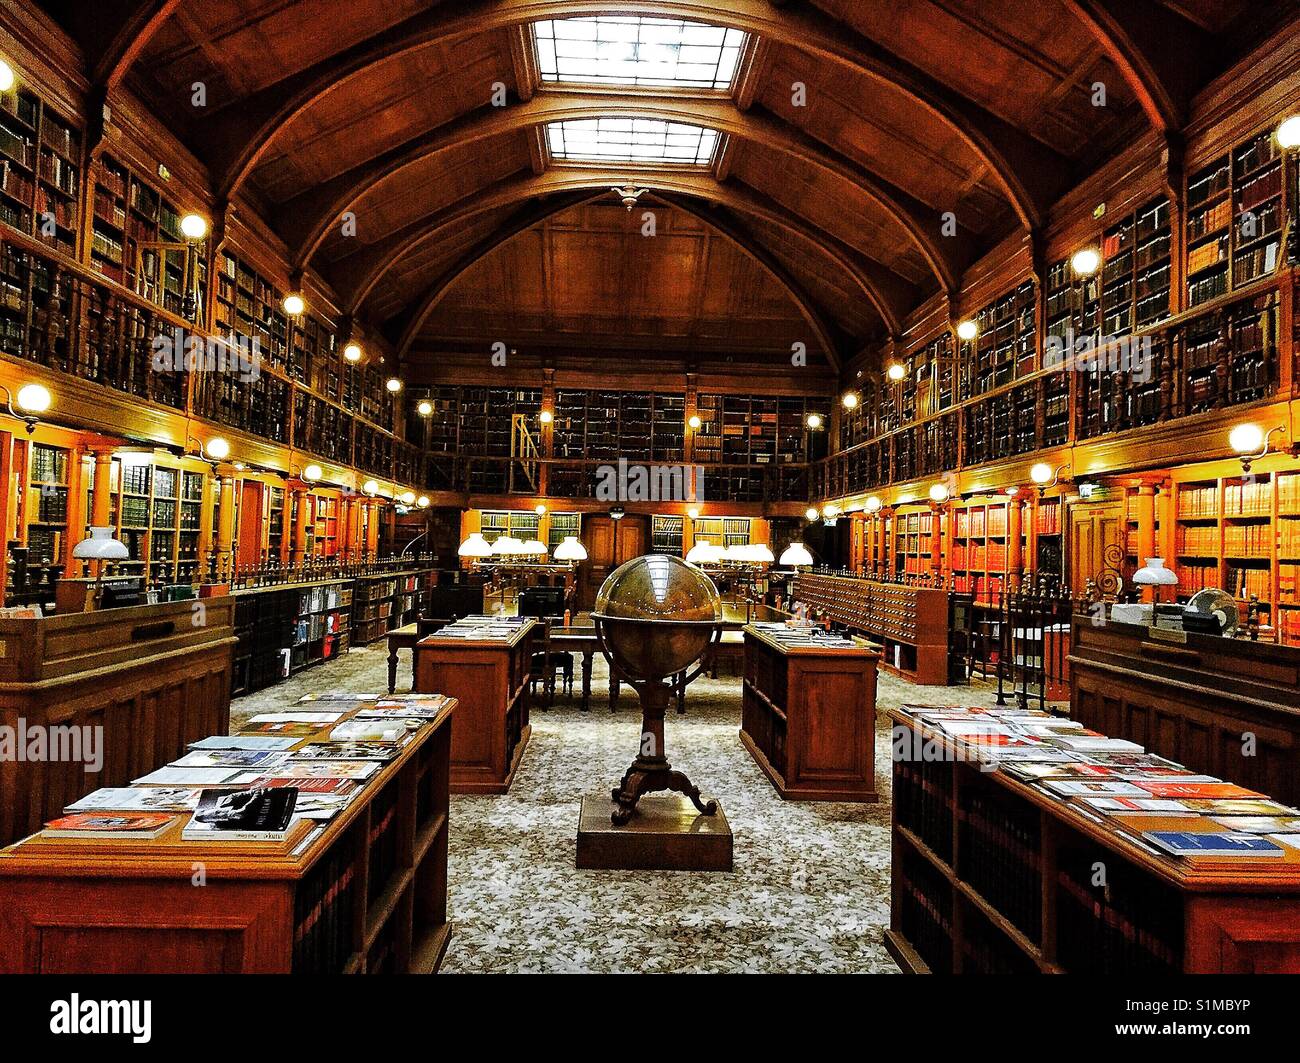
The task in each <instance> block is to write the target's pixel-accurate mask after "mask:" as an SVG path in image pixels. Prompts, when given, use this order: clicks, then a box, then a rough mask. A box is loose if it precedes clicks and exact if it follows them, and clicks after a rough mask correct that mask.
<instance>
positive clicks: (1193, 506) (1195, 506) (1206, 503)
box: [1178, 484, 1219, 517]
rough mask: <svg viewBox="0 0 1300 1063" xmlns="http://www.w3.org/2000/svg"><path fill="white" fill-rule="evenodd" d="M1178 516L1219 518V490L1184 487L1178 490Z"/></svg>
mask: <svg viewBox="0 0 1300 1063" xmlns="http://www.w3.org/2000/svg"><path fill="white" fill-rule="evenodd" d="M1178 515H1179V516H1180V517H1217V516H1218V515H1219V489H1218V487H1217V486H1215V485H1214V484H1211V485H1209V486H1208V487H1190V486H1182V487H1180V488H1179V489H1178Z"/></svg>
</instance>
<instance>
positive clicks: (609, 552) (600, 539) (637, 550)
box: [578, 514, 650, 609]
mask: <svg viewBox="0 0 1300 1063" xmlns="http://www.w3.org/2000/svg"><path fill="white" fill-rule="evenodd" d="M649 543H650V518H649V517H645V516H633V515H631V514H628V515H626V516H625V517H623V519H622V520H615V519H614V518H613V517H610V516H608V515H605V514H601V515H600V516H591V517H584V518H583V521H582V545H583V546H585V547H586V548H587V560H586V561H585V562H583V563H582V564H581V565H580V566H579V567H578V571H579V573H580V578H579V582H578V608H579V609H590V608H591V607H592V606H593V605H594V604H595V602H596V592H597V591H598V590H599V589H600V585H601V584H602V583H604V582H605V577H606V576H608V575H609V574H610V573H611V572H613V571H614V569H616V568H618V566H619V565H621V564H623V562H624V561H631V560H632V558H634V557H640V556H641V555H642V554H644V553H645V552H646V549H647V547H648V545H649Z"/></svg>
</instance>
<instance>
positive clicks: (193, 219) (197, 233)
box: [181, 214, 208, 243]
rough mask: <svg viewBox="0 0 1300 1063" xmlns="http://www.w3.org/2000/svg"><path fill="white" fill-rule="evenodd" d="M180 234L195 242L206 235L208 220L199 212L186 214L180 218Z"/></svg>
mask: <svg viewBox="0 0 1300 1063" xmlns="http://www.w3.org/2000/svg"><path fill="white" fill-rule="evenodd" d="M181 235H182V236H183V237H185V239H187V240H193V241H195V242H196V243H197V242H198V241H199V240H202V239H203V238H204V237H205V236H207V235H208V220H207V218H205V217H203V216H202V215H201V214H186V215H185V217H183V218H182V219H181Z"/></svg>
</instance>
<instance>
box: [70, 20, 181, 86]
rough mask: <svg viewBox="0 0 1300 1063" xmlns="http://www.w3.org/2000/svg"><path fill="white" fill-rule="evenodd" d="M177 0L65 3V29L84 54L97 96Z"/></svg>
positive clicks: (129, 61) (118, 79)
mask: <svg viewBox="0 0 1300 1063" xmlns="http://www.w3.org/2000/svg"><path fill="white" fill-rule="evenodd" d="M180 6H181V0H95V2H94V3H90V2H88V0H80V2H73V3H69V4H68V5H67V28H68V31H69V33H71V35H72V36H73V37H74V38H75V39H76V41H77V44H78V45H80V47H81V50H82V52H83V53H84V55H85V57H86V75H87V77H88V79H89V81H90V84H91V86H92V87H93V90H94V91H95V92H97V93H98V95H99V96H100V97H106V96H107V94H108V92H109V91H110V90H112V89H115V88H117V86H118V85H119V84H121V82H122V79H123V78H124V77H125V76H126V74H127V71H128V70H130V69H131V66H132V64H134V63H135V61H136V59H138V58H139V57H140V55H141V54H142V53H143V52H144V50H145V48H146V47H147V46H148V44H149V42H150V41H151V40H152V39H153V37H154V34H156V33H157V32H158V30H159V29H161V28H162V25H163V24H164V23H165V22H166V21H167V20H168V19H169V18H171V17H172V15H173V14H175V13H176V11H177V9H178V8H179V7H180Z"/></svg>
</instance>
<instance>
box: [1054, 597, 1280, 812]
mask: <svg viewBox="0 0 1300 1063" xmlns="http://www.w3.org/2000/svg"><path fill="white" fill-rule="evenodd" d="M1070 702H1071V712H1072V714H1073V715H1074V716H1075V717H1076V718H1077V719H1079V720H1081V721H1082V722H1083V723H1084V724H1086V725H1087V726H1089V727H1091V728H1093V729H1095V730H1098V731H1101V732H1103V733H1105V734H1109V735H1114V736H1115V737H1116V738H1127V739H1129V740H1131V741H1134V742H1138V743H1140V744H1141V745H1144V746H1146V747H1147V748H1148V749H1150V750H1151V751H1152V752H1153V753H1159V754H1160V755H1161V756H1163V757H1169V758H1170V759H1171V760H1176V761H1178V762H1179V763H1180V764H1186V765H1187V766H1188V767H1190V768H1194V769H1195V770H1196V771H1199V772H1206V773H1208V774H1210V775H1218V776H1222V777H1223V778H1225V779H1228V780H1230V781H1232V782H1235V783H1240V784H1241V785H1242V786H1248V787H1250V788H1252V789H1255V790H1260V791H1262V792H1264V793H1267V794H1271V795H1272V796H1274V797H1275V798H1277V800H1279V801H1283V802H1285V803H1287V804H1290V805H1295V804H1296V803H1297V802H1300V649H1296V648H1295V647H1291V646H1278V645H1276V644H1274V643H1271V642H1251V641H1249V640H1248V639H1225V638H1219V637H1216V636H1213V635H1188V636H1187V637H1186V641H1185V642H1181V643H1180V642H1166V641H1163V640H1162V639H1160V638H1158V637H1153V636H1152V635H1151V634H1150V632H1149V630H1148V629H1147V628H1146V627H1145V626H1141V625H1138V624H1122V623H1117V622H1115V621H1109V622H1107V623H1105V624H1094V623H1092V621H1091V618H1089V617H1079V616H1076V617H1075V618H1074V623H1073V624H1071V629H1070ZM1247 735H1250V736H1253V741H1251V742H1247V741H1246V736H1247Z"/></svg>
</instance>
